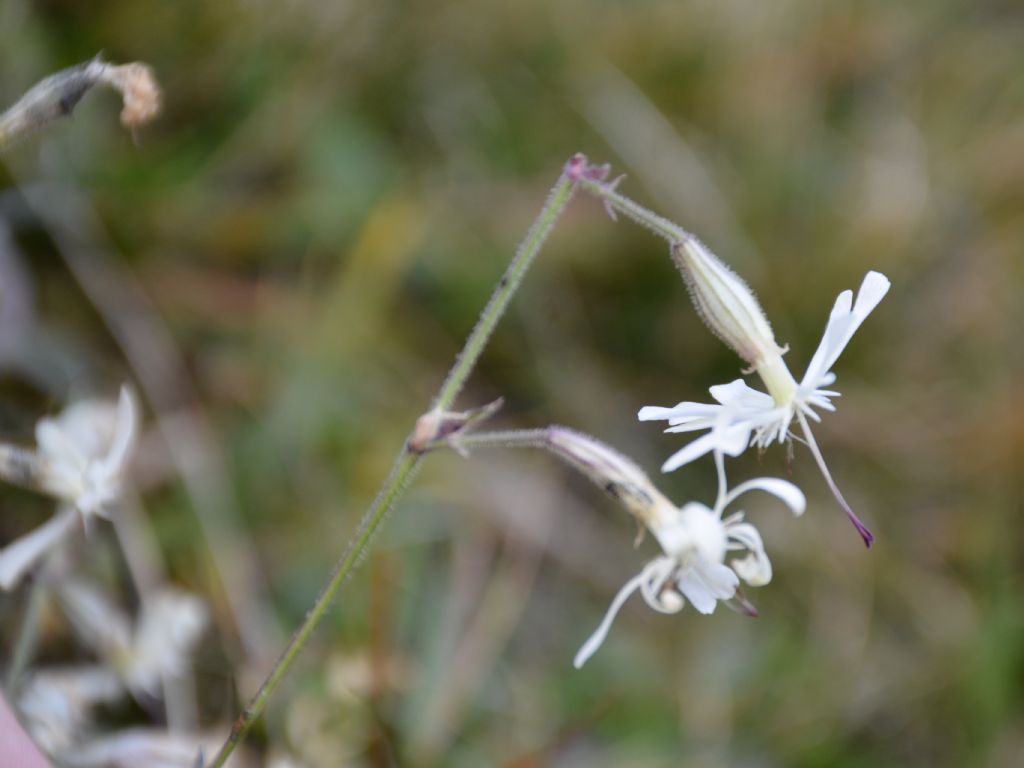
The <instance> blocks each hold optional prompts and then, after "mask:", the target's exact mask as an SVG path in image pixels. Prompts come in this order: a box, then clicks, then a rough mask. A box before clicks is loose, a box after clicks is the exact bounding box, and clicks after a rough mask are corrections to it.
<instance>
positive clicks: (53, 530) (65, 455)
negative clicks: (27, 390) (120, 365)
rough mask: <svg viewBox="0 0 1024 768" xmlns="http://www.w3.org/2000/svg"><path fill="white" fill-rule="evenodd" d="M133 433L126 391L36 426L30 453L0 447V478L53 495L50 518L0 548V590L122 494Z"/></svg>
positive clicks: (134, 417) (133, 414)
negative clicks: (56, 502)
mask: <svg viewBox="0 0 1024 768" xmlns="http://www.w3.org/2000/svg"><path fill="white" fill-rule="evenodd" d="M137 433H138V407H137V405H136V403H135V398H134V397H133V396H132V394H131V392H130V390H129V389H128V388H127V387H122V388H121V395H120V398H119V399H118V402H117V404H116V405H115V404H114V403H111V402H108V401H102V400H86V401H82V402H79V403H75V404H74V405H71V406H69V407H68V408H67V409H66V410H65V411H64V412H63V413H61V414H60V415H59V416H56V417H52V418H45V419H42V420H41V421H40V422H39V423H38V424H37V425H36V443H37V448H36V450H35V451H30V450H25V449H22V448H16V447H13V446H6V445H4V446H0V476H2V477H3V478H4V479H6V480H8V481H10V482H14V483H18V484H19V485H24V486H27V487H29V488H32V489H34V490H38V491H42V492H43V493H47V494H49V495H51V496H55V497H57V498H58V499H59V500H60V502H61V504H60V507H59V509H58V512H57V514H56V515H54V516H53V517H52V518H50V520H48V521H47V522H46V523H44V524H43V525H41V526H40V527H39V528H36V529H35V530H34V531H32V532H30V533H28V534H26V535H25V536H22V537H21V538H20V539H17V540H16V541H14V542H12V543H11V544H9V545H8V546H7V547H5V548H3V549H2V550H0V589H5V590H7V589H11V588H12V587H14V586H15V585H16V584H17V583H18V582H19V581H20V580H21V577H22V576H24V574H25V573H26V572H27V571H28V570H29V569H31V568H32V566H33V565H35V563H36V562H38V561H39V559H40V558H41V557H42V556H43V555H44V554H45V553H46V552H49V551H50V550H51V549H53V548H54V547H56V546H57V545H58V544H59V543H60V542H61V541H63V539H64V538H65V537H66V536H67V535H68V534H69V533H71V531H72V530H74V529H75V528H76V527H77V526H78V524H79V521H81V524H83V525H86V526H87V525H88V524H89V522H90V520H91V519H92V518H93V517H97V516H98V517H106V516H107V514H108V513H109V508H110V505H111V504H112V503H113V502H115V501H116V500H117V499H118V497H119V496H120V495H121V493H122V490H123V480H124V474H125V469H126V467H127V464H128V461H129V459H130V457H131V451H132V448H133V446H134V445H135V440H136V436H137Z"/></svg>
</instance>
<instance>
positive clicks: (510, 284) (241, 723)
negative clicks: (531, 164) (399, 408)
mask: <svg viewBox="0 0 1024 768" xmlns="http://www.w3.org/2000/svg"><path fill="white" fill-rule="evenodd" d="M585 165H586V158H584V157H583V156H582V155H576V156H575V157H573V158H572V160H570V161H569V163H568V164H567V165H566V167H565V169H564V170H563V172H562V175H561V177H559V179H558V183H556V184H555V186H554V188H553V189H552V190H551V193H550V194H549V195H548V199H547V202H545V204H544V207H543V208H542V209H541V212H540V214H539V215H538V216H537V219H536V220H535V221H534V223H533V226H531V227H530V230H529V232H527V234H526V238H525V239H524V240H523V242H522V244H521V245H520V246H519V248H518V249H517V250H516V254H515V256H513V258H512V261H511V263H510V264H509V266H508V269H507V270H506V271H505V274H504V275H503V276H502V278H501V279H500V280H499V281H498V286H497V288H495V289H494V293H493V294H492V295H491V298H490V301H488V302H487V306H485V307H484V310H483V312H482V313H481V315H480V319H479V321H477V324H476V326H475V327H474V328H473V331H472V332H471V333H470V334H469V337H468V338H467V339H466V343H465V345H464V346H463V348H462V351H461V352H460V353H459V356H458V357H457V358H456V359H455V364H454V365H453V366H452V369H451V371H450V372H449V373H448V376H447V378H445V380H444V383H443V384H442V385H441V389H440V391H439V392H438V393H437V396H436V397H435V398H434V405H433V408H434V410H446V409H448V408H450V407H451V406H452V404H453V403H454V402H455V398H456V397H457V396H458V394H459V392H460V391H461V390H462V387H463V386H464V385H465V383H466V380H467V379H468V378H469V375H470V374H471V373H472V372H473V368H474V367H475V366H476V364H477V361H478V360H479V359H480V355H481V354H482V353H483V351H484V349H485V348H486V346H487V342H488V341H489V340H490V338H491V334H492V333H493V332H494V329H495V327H496V326H497V324H498V321H499V320H500V319H501V317H502V315H504V314H505V310H506V309H507V308H508V305H509V302H510V301H511V299H512V296H513V295H514V294H515V292H516V290H517V289H518V288H519V285H520V283H521V282H522V280H523V276H524V275H525V274H526V271H527V270H528V269H529V268H530V265H531V264H532V263H533V260H534V258H535V257H536V255H537V254H538V253H539V252H540V249H541V246H542V245H543V244H544V241H545V240H546V239H547V237H548V235H549V234H551V230H552V229H553V228H554V226H555V222H557V221H558V217H559V216H560V215H561V213H562V211H564V210H565V207H566V205H568V204H569V201H570V200H571V199H572V197H573V194H574V192H575V191H576V185H577V182H578V181H579V171H580V169H581V168H582V167H585ZM413 434H414V433H410V439H412V437H413ZM422 459H423V454H422V453H414V452H412V451H410V449H409V447H408V441H406V444H405V445H403V446H402V450H401V451H400V452H399V454H398V456H397V457H396V458H395V463H394V465H393V466H392V468H391V472H390V474H389V475H388V478H387V480H385V482H384V485H383V487H382V488H381V490H380V492H379V493H378V494H377V497H376V498H375V499H374V500H373V503H372V504H371V505H370V508H369V509H367V510H366V512H365V514H364V515H363V518H362V520H361V521H360V523H359V527H358V528H357V529H356V533H355V536H354V537H353V538H352V540H351V541H350V542H349V545H348V547H346V549H345V552H344V553H343V554H342V556H341V558H340V559H339V560H338V562H337V563H336V564H335V566H334V570H333V571H332V572H331V575H330V578H328V580H327V582H326V583H325V584H324V586H323V587H322V588H321V590H320V594H319V595H318V596H317V598H316V601H315V602H314V603H313V607H312V608H310V610H309V612H308V613H307V614H306V618H305V619H303V621H302V624H301V625H299V628H298V629H297V630H295V634H293V635H292V639H291V640H290V641H289V643H288V646H287V647H286V648H285V650H284V652H283V653H282V654H281V657H280V658H279V659H278V660H277V663H276V664H275V665H274V668H273V669H272V670H271V671H270V674H269V675H268V676H267V678H266V680H264V681H263V683H262V684H261V685H260V688H259V690H258V691H257V692H256V695H255V696H253V698H252V699H251V700H250V701H249V703H248V704H247V705H246V707H245V709H244V710H242V714H240V715H239V716H238V719H237V720H236V721H235V723H234V725H233V726H232V727H231V733H230V734H229V735H228V738H227V741H225V742H224V745H223V746H222V747H221V748H220V751H219V752H218V753H217V755H216V757H214V759H213V762H211V763H210V766H209V768H221V767H222V766H223V765H224V764H225V763H226V762H227V759H228V758H229V757H230V756H231V753H232V752H234V750H235V747H237V746H238V744H239V743H240V742H241V741H242V739H244V738H245V735H246V734H247V733H248V732H249V730H250V729H251V728H252V726H253V723H254V722H255V721H256V718H258V717H259V716H260V715H261V714H262V713H263V710H264V709H265V708H266V706H267V701H268V699H269V698H270V696H271V694H273V693H274V690H275V689H276V688H277V686H278V684H279V683H280V682H281V680H282V678H283V677H284V676H285V674H287V672H288V670H289V669H290V668H291V665H292V663H294V661H295V659H296V658H297V657H298V655H299V654H300V653H301V652H302V649H303V648H304V647H305V646H306V643H307V642H308V641H309V638H310V636H311V635H312V634H313V631H314V630H315V629H316V628H317V625H319V624H320V622H321V621H322V620H323V618H324V616H325V615H326V614H327V611H328V609H329V608H330V606H331V603H332V602H333V600H334V596H335V595H336V594H337V592H338V590H339V589H340V588H341V586H342V585H343V584H344V583H345V581H346V580H347V579H348V577H349V576H350V575H352V572H353V571H354V570H355V568H356V566H358V565H359V563H360V562H361V561H362V559H363V557H364V555H365V554H366V551H367V549H368V548H369V546H370V543H371V542H372V540H373V536H374V534H375V533H376V532H377V529H378V528H379V527H380V524H381V523H382V522H383V521H384V518H385V517H387V513H388V512H389V511H390V510H391V508H392V507H393V506H394V504H395V502H397V501H398V499H399V498H400V497H401V496H402V493H403V491H405V488H406V486H407V485H408V484H409V481H410V480H411V479H412V478H413V476H414V475H415V473H416V471H417V470H418V469H419V465H420V462H421V461H422Z"/></svg>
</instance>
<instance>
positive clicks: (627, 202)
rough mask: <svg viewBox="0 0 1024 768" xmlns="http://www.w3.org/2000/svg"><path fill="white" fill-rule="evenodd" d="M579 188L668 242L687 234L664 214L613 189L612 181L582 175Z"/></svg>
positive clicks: (674, 241) (673, 241)
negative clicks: (645, 206) (610, 182)
mask: <svg viewBox="0 0 1024 768" xmlns="http://www.w3.org/2000/svg"><path fill="white" fill-rule="evenodd" d="M580 189H582V190H583V191H584V192H587V193H589V194H591V195H593V196H594V197H596V198H598V199H599V200H602V201H604V203H606V204H607V205H608V206H610V207H611V209H612V210H615V211H618V212H619V213H622V214H623V215H625V216H626V217H628V218H630V219H632V220H633V221H635V222H636V223H637V224H639V225H641V226H643V227H646V228H647V229H649V230H651V231H652V232H653V233H654V234H656V235H658V236H659V237H663V238H665V239H666V240H668V241H669V243H678V242H680V241H682V240H685V239H686V237H687V236H688V233H687V232H686V230H684V229H683V228H682V227H680V226H679V225H678V224H675V223H674V222H671V221H669V220H668V219H666V218H665V217H664V216H659V215H658V214H656V213H654V211H651V210H648V209H647V208H644V207H643V206H642V205H640V203H638V202H636V201H635V200H632V199H630V198H628V197H626V196H625V195H620V194H619V193H618V192H616V191H615V185H614V183H612V184H608V183H606V182H603V181H599V180H595V179H592V178H589V177H588V176H584V177H583V178H581V179H580Z"/></svg>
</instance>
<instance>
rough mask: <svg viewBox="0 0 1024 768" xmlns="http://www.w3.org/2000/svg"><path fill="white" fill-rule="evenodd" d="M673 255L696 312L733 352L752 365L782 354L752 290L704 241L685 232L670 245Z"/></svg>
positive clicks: (757, 364)
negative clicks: (680, 238)
mask: <svg viewBox="0 0 1024 768" xmlns="http://www.w3.org/2000/svg"><path fill="white" fill-rule="evenodd" d="M672 258H673V260H674V261H675V262H676V265H677V266H678V267H679V270H680V271H681V272H682V273H683V279H684V280H685V281H686V286H687V288H689V290H690V298H691V299H693V303H694V306H695V307H696V308H697V313H698V314H699V315H700V316H701V318H702V319H703V320H704V322H705V323H707V325H708V327H709V328H710V329H711V331H712V332H713V333H714V334H715V335H716V336H718V338H720V339H721V340H722V341H724V342H725V343H726V344H728V345H729V346H730V347H732V349H733V350H734V351H735V352H736V354H738V355H739V356H740V357H742V358H743V359H744V360H746V361H747V362H748V363H750V365H751V366H754V367H758V366H760V365H761V364H762V363H763V362H764V361H765V360H766V359H769V358H772V357H777V356H779V355H781V354H782V350H781V349H780V348H779V345H778V344H776V343H775V335H774V334H773V333H772V327H771V325H769V323H768V319H767V318H766V317H765V316H764V311H763V310H762V309H761V305H760V304H758V303H757V298H756V297H755V296H754V292H753V291H751V290H750V288H749V286H747V284H746V283H745V282H743V280H742V279H741V278H740V277H739V276H738V275H737V274H736V273H735V272H733V271H732V270H731V269H729V268H728V267H727V266H726V265H725V264H724V263H722V261H721V260H720V259H719V258H718V257H717V256H715V255H714V254H713V253H711V251H709V250H708V249H707V248H705V247H704V244H703V243H701V242H700V241H699V240H698V239H697V238H695V237H693V236H692V235H688V236H687V237H686V239H684V240H681V241H679V242H676V243H673V244H672Z"/></svg>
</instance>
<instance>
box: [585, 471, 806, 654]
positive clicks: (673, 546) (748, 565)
mask: <svg viewBox="0 0 1024 768" xmlns="http://www.w3.org/2000/svg"><path fill="white" fill-rule="evenodd" d="M715 458H716V466H717V468H718V473H719V475H718V477H719V491H718V499H717V500H716V501H715V506H714V507H713V508H710V509H709V508H708V507H706V506H704V505H703V504H700V503H698V502H690V503H688V504H686V505H684V506H683V507H682V508H676V507H674V506H672V505H671V504H670V503H665V504H659V505H658V506H657V509H656V511H654V512H653V513H652V514H650V515H648V516H647V517H646V519H645V523H646V525H647V527H648V528H649V529H650V531H651V533H653V534H654V536H655V538H656V539H657V540H658V543H659V544H660V545H661V548H662V550H663V551H664V554H663V555H661V556H659V557H656V558H655V559H654V560H652V561H651V562H649V563H648V564H647V565H646V566H644V569H643V570H642V571H641V572H640V573H639V574H638V575H637V576H635V577H634V578H632V579H630V580H629V581H628V582H626V585H625V586H624V587H623V588H622V589H621V590H619V593H618V594H617V595H616V596H615V599H614V600H612V604H611V607H610V608H609V609H608V612H607V613H606V614H605V617H604V620H603V621H602V622H601V624H600V626H599V627H598V628H597V630H596V631H595V632H594V634H593V635H591V637H590V639H589V640H587V642H586V643H584V644H583V647H582V648H580V650H579V653H577V654H576V658H575V660H574V661H573V664H574V665H575V666H576V668H577V669H579V668H580V667H581V666H583V664H585V663H586V661H587V659H589V658H590V657H591V656H592V655H593V654H594V652H595V651H597V649H598V648H599V647H600V646H601V644H602V643H603V642H604V639H605V637H606V636H607V635H608V631H609V629H610V628H611V625H612V622H613V621H614V620H615V616H616V614H617V613H618V612H619V609H620V608H621V607H622V605H623V603H625V602H626V600H627V598H629V596H630V595H632V594H633V593H634V592H636V591H637V590H639V591H640V594H641V595H642V596H643V598H644V600H645V601H646V602H647V604H648V605H649V606H651V607H652V608H653V609H654V610H656V611H659V612H660V613H676V612H678V611H680V610H682V608H683V606H685V605H686V601H687V600H689V601H690V603H691V604H692V605H693V607H694V608H696V609H697V610H698V611H699V612H700V613H704V614H708V613H712V612H714V610H715V607H716V606H717V604H718V601H719V600H728V599H730V598H732V597H733V596H734V595H735V594H736V588H737V587H738V586H739V581H740V579H743V580H744V581H745V582H747V583H748V584H750V585H751V586H755V587H757V586H762V585H764V584H767V583H768V582H769V581H771V578H772V568H771V562H770V561H769V560H768V556H767V554H765V551H764V544H763V543H762V541H761V535H760V534H759V533H758V532H757V529H756V528H754V526H753V525H751V524H750V523H747V522H744V520H743V512H742V511H740V512H735V513H733V514H732V515H729V516H728V517H725V518H723V513H724V512H725V510H726V508H727V507H728V506H729V505H730V504H732V503H733V501H735V500H736V499H737V498H739V497H740V496H742V495H743V494H744V493H746V492H747V491H752V490H761V491H766V492H768V493H771V494H773V495H775V496H777V497H778V498H779V499H781V500H782V501H783V502H784V503H785V504H786V505H787V506H788V507H789V508H790V509H791V510H792V511H793V513H794V514H797V515H799V514H802V513H803V511H804V508H805V506H806V501H805V499H804V495H803V493H801V491H800V489H799V488H797V487H796V486H795V485H793V484H792V483H790V482H787V481H786V480H780V479H777V478H758V479H756V480H748V481H747V482H745V483H741V484H740V485H738V486H736V487H735V488H733V489H732V490H731V491H730V490H728V489H727V487H726V482H725V468H724V461H723V460H722V457H721V454H716V457H715ZM734 552H746V553H747V554H746V556H745V557H742V558H738V559H736V558H734V559H732V560H731V561H730V562H729V563H726V562H725V561H726V557H728V556H729V554H730V553H734Z"/></svg>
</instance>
